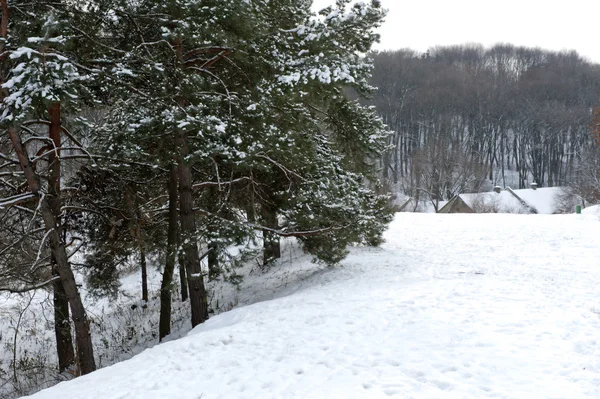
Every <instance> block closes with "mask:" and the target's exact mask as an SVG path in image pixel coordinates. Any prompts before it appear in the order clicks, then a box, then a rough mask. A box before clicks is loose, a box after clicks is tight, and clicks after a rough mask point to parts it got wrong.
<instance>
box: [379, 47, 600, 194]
mask: <svg viewBox="0 0 600 399" xmlns="http://www.w3.org/2000/svg"><path fill="white" fill-rule="evenodd" d="M371 56H372V57H373V59H374V65H375V69H374V72H373V78H372V80H371V82H372V84H373V85H374V86H376V87H377V88H378V91H377V92H376V95H375V97H374V98H373V99H372V101H371V102H370V104H372V105H374V106H375V107H376V109H377V111H378V112H379V114H380V115H381V116H382V117H383V119H384V121H385V122H386V123H387V124H388V126H389V127H390V128H391V130H393V132H394V133H393V135H392V136H390V137H389V141H388V143H389V144H390V146H391V147H392V148H391V149H390V151H388V152H387V153H386V155H385V156H384V157H383V158H382V159H381V161H380V166H381V176H382V177H383V179H384V180H385V181H387V183H388V185H389V186H390V187H393V188H394V190H396V191H399V192H403V193H406V194H407V195H409V196H411V197H413V198H416V199H422V200H426V201H428V202H429V201H430V202H432V203H433V204H434V205H435V204H437V203H438V202H439V201H441V200H449V199H450V198H452V197H453V196H454V195H455V194H457V193H460V192H478V191H480V190H489V189H490V187H491V186H493V185H501V186H507V185H508V186H512V187H514V188H527V187H528V186H529V184H531V183H533V182H536V183H537V184H538V186H539V187H542V186H568V185H579V186H586V187H587V188H588V189H587V192H588V194H587V195H588V196H592V197H594V196H595V198H596V199H600V196H598V192H597V187H598V178H597V170H598V169H597V167H598V161H597V160H598V154H599V153H598V150H597V146H596V141H595V139H594V138H593V137H592V135H590V132H591V130H592V129H591V127H592V124H593V110H594V109H595V108H597V107H598V106H600V65H598V64H594V63H591V62H589V61H587V60H585V59H583V58H582V57H580V56H579V55H578V54H577V53H576V52H574V51H569V52H553V51H545V50H542V49H538V48H525V47H517V46H513V45H510V44H498V45H495V46H493V47H490V48H485V47H483V46H481V45H475V44H468V45H457V46H448V47H434V48H432V49H430V50H429V51H427V52H426V53H425V54H420V53H418V52H415V51H412V50H398V51H389V52H377V53H373V54H371ZM594 185H595V187H596V190H590V187H593V186H594ZM580 191H581V192H583V191H586V190H583V189H582V190H580ZM590 191H594V192H595V194H593V195H592V194H590Z"/></svg>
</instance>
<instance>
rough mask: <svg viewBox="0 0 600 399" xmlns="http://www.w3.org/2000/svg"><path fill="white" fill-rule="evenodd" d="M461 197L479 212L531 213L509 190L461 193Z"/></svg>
mask: <svg viewBox="0 0 600 399" xmlns="http://www.w3.org/2000/svg"><path fill="white" fill-rule="evenodd" d="M460 198H461V199H462V200H463V201H464V202H465V203H466V204H467V205H469V207H470V208H471V209H473V210H474V211H475V212H477V213H486V212H494V213H530V211H529V210H528V209H527V207H525V206H523V204H521V202H520V201H519V200H518V198H516V197H515V196H514V195H513V194H511V193H510V192H509V191H507V190H502V191H500V192H499V193H497V192H495V191H492V192H487V193H474V194H460Z"/></svg>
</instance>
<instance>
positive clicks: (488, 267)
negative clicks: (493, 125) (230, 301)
mask: <svg viewBox="0 0 600 399" xmlns="http://www.w3.org/2000/svg"><path fill="white" fill-rule="evenodd" d="M599 233H600V220H599V217H598V216H596V215H507V214H473V215H467V214H446V215H440V214H411V213H401V214H398V216H397V218H396V220H395V221H394V222H393V223H392V225H391V227H390V229H389V231H388V232H387V234H386V239H387V242H386V244H384V246H383V247H382V248H379V249H373V248H354V249H353V250H352V252H351V255H350V256H349V257H348V258H347V259H346V260H345V261H344V262H343V265H341V266H340V267H336V268H330V269H319V268H317V267H314V268H312V269H310V270H313V272H312V275H310V276H308V275H307V276H308V277H307V278H306V279H304V280H298V279H296V280H295V283H294V284H291V285H288V286H281V285H280V286H279V287H278V288H277V289H274V290H273V291H272V292H271V293H270V294H269V295H270V296H271V297H274V299H271V300H266V301H264V302H259V303H255V304H252V305H249V306H245V307H239V308H236V309H234V310H232V311H230V312H226V313H223V314H220V315H218V316H215V317H213V318H212V319H210V320H209V321H208V322H207V323H205V324H203V325H201V326H198V327H197V328H196V329H194V330H193V331H192V332H190V334H188V335H187V336H186V337H184V338H181V339H179V340H175V341H171V342H167V343H165V344H162V345H157V346H155V347H154V348H152V349H148V350H146V351H144V352H143V353H141V354H140V355H137V356H135V357H133V358H132V359H130V360H128V361H125V362H122V363H119V364H116V365H114V366H111V367H107V368H104V369H101V370H99V371H97V372H95V373H92V374H91V375H87V376H84V377H81V378H77V379H75V380H73V381H69V382H65V383H61V384H59V385H57V386H55V387H53V388H50V389H47V390H45V391H42V392H39V393H38V394H36V395H33V396H32V398H36V399H63V398H70V399H77V398H81V399H100V398H102V399H117V398H127V399H134V398H140V399H141V398H144V399H153V398H156V399H158V398H161V399H164V398H174V399H175V398H177V399H188V398H189V399H192V398H193V399H200V398H202V399H212V398H261V399H262V398H344V399H345V398H385V397H397V398H404V399H410V398H415V399H416V398H419V399H423V398H428V399H443V398H461V399H464V398H520V399H530V398H561V399H565V398H569V399H579V398H600V234H599ZM307 265H308V263H307V262H302V261H300V262H295V263H294V264H293V265H291V266H289V265H288V267H291V268H294V267H298V268H304V270H309V268H308V266H307Z"/></svg>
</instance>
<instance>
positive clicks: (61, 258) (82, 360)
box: [8, 126, 96, 374]
mask: <svg viewBox="0 0 600 399" xmlns="http://www.w3.org/2000/svg"><path fill="white" fill-rule="evenodd" d="M8 133H9V137H10V140H11V143H12V145H13V148H14V150H15V153H16V154H17V157H18V159H19V164H20V166H21V170H22V171H23V174H24V175H25V178H26V179H27V184H28V186H29V190H30V191H31V192H32V193H33V194H35V195H37V196H38V197H39V201H40V204H39V205H40V211H41V214H42V218H43V220H44V226H45V228H46V234H47V237H48V242H49V245H50V251H51V253H52V256H53V257H54V260H55V262H56V270H57V271H58V274H59V275H60V279H61V281H62V283H63V286H64V289H65V294H66V296H67V299H68V300H69V306H70V307H71V314H72V318H73V322H74V324H75V340H76V344H77V358H78V362H79V368H80V371H81V374H87V373H91V372H92V371H94V370H95V369H96V363H95V361H94V348H93V346H92V337H91V333H90V323H89V321H88V319H87V314H86V312H85V308H84V307H83V302H82V301H81V296H80V295H79V289H78V288H77V284H76V283H75V276H74V275H73V270H71V266H70V265H69V261H68V259H67V251H66V249H65V243H64V241H63V240H62V238H61V235H60V234H59V231H58V226H57V223H56V216H57V215H54V213H53V212H52V209H51V208H50V205H49V203H48V199H47V197H46V196H44V194H43V193H42V191H41V187H40V182H39V179H38V177H37V175H36V174H35V172H34V170H33V167H32V165H31V161H30V160H29V157H28V156H27V154H26V153H25V148H24V147H23V142H22V141H21V137H19V134H18V133H17V130H16V129H15V128H14V127H13V126H11V127H9V128H8Z"/></svg>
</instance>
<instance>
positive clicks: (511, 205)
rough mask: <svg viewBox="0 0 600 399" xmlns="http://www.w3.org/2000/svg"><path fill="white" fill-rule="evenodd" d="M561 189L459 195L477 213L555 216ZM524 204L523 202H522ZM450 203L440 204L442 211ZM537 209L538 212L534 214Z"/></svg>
mask: <svg viewBox="0 0 600 399" xmlns="http://www.w3.org/2000/svg"><path fill="white" fill-rule="evenodd" d="M559 192H560V187H544V188H538V189H536V190H533V189H520V190H511V189H510V188H509V187H507V188H506V189H504V190H502V191H500V192H499V193H497V192H495V191H491V192H485V193H470V194H459V197H460V198H461V199H462V200H463V201H464V202H465V203H466V204H467V205H468V206H469V207H470V208H471V209H473V210H474V211H475V212H477V213H487V212H495V213H536V212H537V213H541V214H553V213H554V212H555V211H556V204H555V198H556V196H557V194H558V193H559ZM521 200H522V201H523V202H524V203H523V202H522V201H521ZM447 203H448V201H444V202H440V206H439V209H442V207H443V206H445V205H446V204H447ZM532 209H535V211H536V212H532Z"/></svg>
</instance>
